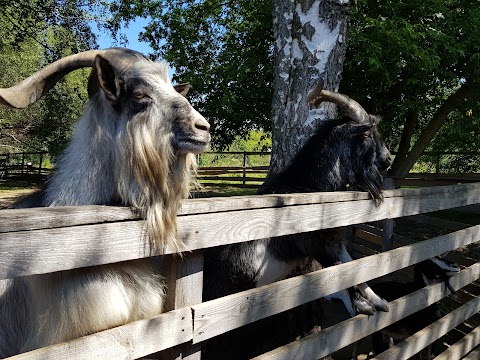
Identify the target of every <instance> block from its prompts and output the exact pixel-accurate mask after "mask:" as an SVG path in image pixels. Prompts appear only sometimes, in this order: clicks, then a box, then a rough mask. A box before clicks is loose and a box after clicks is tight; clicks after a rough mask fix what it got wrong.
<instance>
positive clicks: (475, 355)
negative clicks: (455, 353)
mask: <svg viewBox="0 0 480 360" xmlns="http://www.w3.org/2000/svg"><path fill="white" fill-rule="evenodd" d="M478 359H480V346H477V347H476V348H475V349H473V350H472V352H471V353H470V354H468V355H467V356H465V357H464V358H463V360H478Z"/></svg>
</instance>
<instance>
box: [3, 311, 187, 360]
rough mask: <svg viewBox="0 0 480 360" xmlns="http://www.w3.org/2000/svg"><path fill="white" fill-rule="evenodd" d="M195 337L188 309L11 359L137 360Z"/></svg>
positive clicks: (11, 359)
mask: <svg viewBox="0 0 480 360" xmlns="http://www.w3.org/2000/svg"><path fill="white" fill-rule="evenodd" d="M191 338H192V316H191V311H190V308H188V307H186V308H182V309H178V310H173V311H170V312H167V313H165V314H161V315H158V316H156V317H154V318H151V319H145V320H139V321H135V322H132V323H129V324H126V325H123V326H119V327H116V328H113V329H109V330H105V331H101V332H98V333H95V334H92V335H88V336H84V337H81V338H79V339H75V340H72V341H68V342H63V343H60V344H57V345H52V346H48V347H45V348H41V349H38V350H33V351H29V352H26V353H23V354H20V355H16V356H12V357H9V358H8V359H9V360H45V359H49V360H65V359H68V360H83V359H125V360H133V359H138V358H140V357H142V356H146V355H149V354H152V353H155V352H157V351H161V350H164V349H168V348H170V347H172V346H175V345H178V344H182V343H184V342H186V341H189V340H190V339H191ZM139 344H141V346H140V345H139Z"/></svg>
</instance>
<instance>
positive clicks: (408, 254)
mask: <svg viewBox="0 0 480 360" xmlns="http://www.w3.org/2000/svg"><path fill="white" fill-rule="evenodd" d="M478 240H480V225H478V226H475V227H471V228H468V229H465V230H461V231H458V232H456V233H451V234H447V235H443V236H440V237H436V238H434V239H430V240H425V241H422V242H420V243H416V244H413V245H408V246H405V247H402V248H398V249H395V250H391V251H389V252H386V253H381V254H377V255H373V256H369V257H364V258H362V259H358V260H355V261H352V262H349V263H344V264H341V265H337V266H335V267H330V268H325V269H322V270H319V271H316V272H313V273H310V274H306V275H302V276H298V277H295V278H291V279H285V280H282V281H278V282H276V283H274V284H270V285H266V286H262V287H259V288H256V289H252V290H247V291H243V292H241V293H237V294H233V295H229V296H226V297H223V298H220V299H215V300H212V301H208V302H205V303H203V304H199V305H195V306H192V308H193V311H194V338H193V341H194V343H197V342H200V341H203V340H206V339H209V338H211V337H213V336H217V335H219V334H221V333H224V332H226V331H229V330H232V329H235V328H238V327H240V326H243V325H245V324H248V323H251V322H253V321H256V320H259V319H263V318H265V317H268V316H271V315H273V314H277V313H279V312H282V311H285V310H287V309H291V308H293V307H295V306H298V305H301V304H304V303H306V302H309V301H312V300H314V299H318V298H320V297H324V296H326V295H329V294H332V293H334V292H337V291H339V290H342V289H345V288H348V287H351V286H353V285H356V284H359V283H361V282H365V281H369V280H372V279H374V278H377V277H380V276H383V275H386V274H389V273H391V272H393V271H395V270H398V269H402V268H405V267H407V266H410V265H413V264H415V263H417V262H420V261H423V260H425V259H428V258H431V257H433V256H436V255H439V254H442V253H444V252H446V251H450V250H453V249H456V248H458V247H462V246H465V245H468V244H471V243H473V242H476V241H478Z"/></svg>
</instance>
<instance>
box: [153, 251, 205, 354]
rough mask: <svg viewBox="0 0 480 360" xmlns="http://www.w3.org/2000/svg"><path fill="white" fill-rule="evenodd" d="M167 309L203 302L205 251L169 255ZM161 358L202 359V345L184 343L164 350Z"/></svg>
mask: <svg viewBox="0 0 480 360" xmlns="http://www.w3.org/2000/svg"><path fill="white" fill-rule="evenodd" d="M166 262H167V265H166V266H167V272H166V279H167V291H168V293H167V303H166V310H173V309H179V308H182V307H185V306H190V305H195V304H199V303H201V302H202V291H203V251H202V250H195V251H193V252H191V253H185V254H184V256H183V258H180V257H179V256H178V255H169V256H168V258H167V260H166ZM159 355H160V359H162V360H163V359H165V360H166V359H170V360H172V359H175V360H180V359H181V360H200V358H201V345H200V344H195V345H192V344H191V343H184V344H181V345H178V346H175V347H173V348H171V349H167V350H165V351H162V352H161V353H160V354H159Z"/></svg>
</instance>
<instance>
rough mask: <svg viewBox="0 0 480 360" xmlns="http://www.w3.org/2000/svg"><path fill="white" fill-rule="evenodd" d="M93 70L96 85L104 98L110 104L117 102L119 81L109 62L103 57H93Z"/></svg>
mask: <svg viewBox="0 0 480 360" xmlns="http://www.w3.org/2000/svg"><path fill="white" fill-rule="evenodd" d="M95 70H96V73H97V74H96V75H97V79H98V84H99V85H100V87H101V88H102V90H103V92H104V93H105V96H106V97H107V99H108V100H110V101H111V102H114V101H117V100H118V97H119V96H120V91H121V89H120V79H119V78H118V77H117V75H116V74H115V69H114V68H113V66H112V64H111V63H110V61H108V60H107V59H105V58H104V57H102V56H100V55H97V56H96V57H95Z"/></svg>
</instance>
